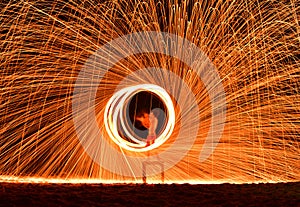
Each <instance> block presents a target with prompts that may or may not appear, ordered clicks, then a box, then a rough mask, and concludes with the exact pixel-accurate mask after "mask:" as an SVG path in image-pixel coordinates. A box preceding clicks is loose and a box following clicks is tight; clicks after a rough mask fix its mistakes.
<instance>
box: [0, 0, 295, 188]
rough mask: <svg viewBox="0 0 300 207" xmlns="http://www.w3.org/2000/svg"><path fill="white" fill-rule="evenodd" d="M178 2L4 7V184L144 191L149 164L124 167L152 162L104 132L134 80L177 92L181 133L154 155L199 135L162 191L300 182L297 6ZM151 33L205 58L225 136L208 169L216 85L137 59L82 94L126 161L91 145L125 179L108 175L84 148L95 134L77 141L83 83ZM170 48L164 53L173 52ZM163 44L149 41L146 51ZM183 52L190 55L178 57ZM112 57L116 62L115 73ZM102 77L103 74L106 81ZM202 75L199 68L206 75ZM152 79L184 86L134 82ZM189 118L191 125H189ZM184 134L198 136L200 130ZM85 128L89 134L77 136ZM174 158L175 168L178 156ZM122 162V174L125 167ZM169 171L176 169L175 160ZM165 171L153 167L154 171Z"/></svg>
mask: <svg viewBox="0 0 300 207" xmlns="http://www.w3.org/2000/svg"><path fill="white" fill-rule="evenodd" d="M76 2H77V3H76ZM179 2H181V1H168V0H162V1H161V3H157V1H155V0H141V1H126V0H120V1H114V0H111V1H106V2H105V3H101V1H100V0H99V1H97V0H96V1H84V2H83V3H81V1H75V2H73V1H72V2H65V1H64V0H55V1H52V0H45V1H39V0H38V1H31V0H29V1H20V2H15V1H10V3H8V4H4V3H0V7H1V8H3V9H2V10H1V11H0V12H1V13H0V28H1V31H0V66H1V70H0V86H1V87H0V103H1V104H0V126H1V127H0V182H42V183H44V182H45V183H142V177H141V176H137V175H136V174H135V173H134V172H135V170H136V171H142V166H141V165H140V164H141V163H140V162H137V163H133V164H132V163H131V162H129V160H128V159H127V157H128V156H132V157H134V158H137V157H139V158H141V159H142V158H143V159H147V157H149V153H148V152H145V151H147V150H140V151H141V152H135V151H130V150H127V149H126V148H122V146H120V145H118V144H116V142H117V141H116V142H114V141H115V140H112V137H110V136H109V135H111V134H110V133H109V132H108V131H105V123H104V120H106V118H107V117H104V114H105V107H106V106H107V103H108V101H109V100H110V98H111V97H112V96H113V95H114V94H115V90H116V89H118V87H120V84H125V83H123V82H122V81H124V79H125V78H126V77H129V78H128V82H130V81H131V83H138V84H145V83H148V82H149V83H150V84H154V83H156V84H158V82H159V83H161V82H162V83H164V84H165V85H166V86H170V88H172V90H173V95H170V99H172V100H171V101H172V102H173V105H174V110H175V112H174V114H172V117H173V116H175V121H173V122H175V123H172V124H174V126H173V125H172V127H174V129H173V128H172V134H171V136H170V137H169V138H168V139H167V140H163V144H161V145H159V146H155V147H157V148H155V147H153V149H152V147H149V149H150V148H151V150H149V151H150V153H151V155H153V156H158V155H160V154H161V153H164V152H166V151H167V150H168V149H169V148H170V147H171V146H173V145H174V143H176V140H177V139H178V137H180V136H182V135H184V136H186V137H187V138H190V137H189V133H190V132H191V131H195V133H196V135H195V136H196V139H195V142H194V143H193V144H192V146H191V148H188V149H186V150H187V153H186V155H185V156H183V158H182V159H181V160H180V161H179V162H178V163H176V164H174V166H172V167H170V168H168V169H165V170H164V180H165V183H190V184H206V183H258V182H259V183H260V182H292V181H300V162H299V160H300V145H299V143H300V133H299V132H300V59H299V58H300V56H299V48H300V41H299V33H300V26H299V13H300V6H299V4H298V3H296V1H293V0H291V1H285V2H282V1H275V0H274V1H273V0H270V1H256V0H249V1H243V0H237V1H223V0H218V1H211V2H208V1H200V0H199V1H198V0H195V1H183V3H179ZM143 31H157V32H166V33H171V34H176V35H178V36H179V37H181V38H185V39H186V40H188V41H189V42H191V43H193V44H194V45H195V46H197V48H199V49H200V50H201V51H203V53H204V55H205V56H207V58H208V59H209V60H210V61H211V62H212V64H213V65H214V67H215V68H216V70H217V73H218V75H219V78H220V83H219V84H220V85H222V86H223V88H224V92H225V95H226V98H225V99H226V121H225V126H224V130H223V133H222V136H221V138H220V140H219V142H218V145H217V147H216V148H215V150H214V152H213V154H212V155H210V156H209V157H208V158H207V159H205V160H204V161H199V156H200V154H201V151H202V150H203V145H204V143H205V141H206V137H207V136H208V134H209V132H210V129H211V127H212V125H213V123H212V120H213V116H214V115H215V114H214V111H213V110H215V109H216V108H218V106H221V104H222V103H218V102H217V101H216V105H215V106H212V104H211V103H212V100H211V99H210V98H211V96H210V95H209V92H214V83H211V86H210V87H211V88H210V89H208V88H207V87H206V85H207V84H205V83H204V81H203V80H202V79H201V77H199V75H198V74H197V71H194V70H193V68H192V67H191V66H190V65H188V64H186V63H184V62H183V61H181V60H179V59H178V58H174V57H171V56H170V55H167V54H161V53H159V54H155V53H151V52H149V53H142V54H134V55H130V56H128V57H126V58H124V59H122V60H120V61H118V62H117V63H116V64H114V65H113V66H112V67H111V68H110V70H108V71H106V72H105V74H103V79H102V80H101V82H97V81H95V83H94V82H92V81H93V80H94V79H93V80H91V82H92V84H90V85H81V86H80V87H81V88H82V90H83V91H84V92H85V90H86V91H88V90H89V88H96V89H95V90H96V91H97V94H96V100H95V106H94V108H92V109H95V110H94V111H95V114H96V118H95V119H96V121H97V125H98V127H99V131H101V133H103V137H104V138H103V140H104V141H106V142H107V143H108V144H109V146H111V147H112V149H114V150H116V151H117V153H119V154H120V155H121V156H120V157H119V158H118V159H116V157H113V156H112V155H111V153H110V151H109V150H108V149H107V148H103V147H102V146H103V145H93V142H91V143H92V144H90V145H89V149H91V150H93V151H97V150H98V151H101V152H103V153H104V155H105V156H104V159H105V161H107V163H109V164H108V165H109V166H111V167H114V169H115V171H116V172H111V171H110V170H109V169H108V168H107V167H103V162H104V161H103V159H102V157H101V159H102V160H101V159H99V160H100V161H99V162H95V161H94V160H93V157H91V156H90V154H88V153H87V150H86V148H85V147H83V145H82V142H81V140H80V139H79V136H83V137H85V136H87V137H88V135H89V134H88V133H86V134H84V133H85V131H84V130H82V131H81V134H80V135H78V132H77V131H76V127H75V124H74V117H73V114H72V112H73V109H72V101H73V100H74V99H75V98H76V95H78V94H75V93H74V91H75V83H76V80H77V78H78V76H79V74H80V71H81V70H82V68H83V67H84V66H85V65H88V64H89V62H88V60H89V57H91V56H92V55H95V54H96V51H98V50H99V48H101V47H102V46H103V45H105V44H107V43H108V42H110V41H112V40H115V39H117V38H118V37H121V36H124V35H127V34H132V33H137V32H143ZM167 43H168V44H170V45H171V44H172V42H167ZM167 43H166V45H162V48H163V49H165V50H167V49H168V45H167ZM154 44H155V43H154V42H151V41H150V40H148V39H145V45H146V46H147V47H149V48H151V47H152V46H153V45H154ZM146 46H145V47H146ZM125 49H126V48H123V47H122V45H120V47H115V48H113V49H112V50H115V51H117V52H116V53H120V54H122V53H124V51H126V50H125ZM171 52H173V51H171ZM176 52H177V53H183V52H187V53H188V50H186V51H181V49H180V47H179V48H178V50H176ZM174 53H175V52H174ZM177 53H176V54H177ZM105 55H107V56H108V57H111V56H109V54H108V53H107V54H105ZM108 57H107V59H106V60H107V62H109V61H113V60H111V59H109V58H108ZM95 59H96V58H95ZM95 61H96V60H95ZM198 61H200V60H198ZM107 62H105V63H101V64H103V65H105V64H108V63H107ZM200 62H201V61H200ZM204 62H205V61H204ZM101 64H100V63H99V65H100V66H101ZM203 64H204V63H203ZM99 65H98V66H99ZM93 66H94V65H93V64H91V67H93ZM100 66H99V67H97V68H96V69H97V70H98V69H99V71H101V67H100ZM193 66H194V67H196V68H200V67H201V64H200V65H197V64H196V66H195V65H193ZM150 67H153V68H162V69H164V70H166V71H168V72H172V74H174V76H178V77H179V79H180V80H182V82H179V81H174V80H167V78H169V76H167V75H166V74H167V73H163V72H161V71H160V70H156V71H155V76H153V74H154V73H153V74H151V73H150V72H149V73H148V71H147V73H144V74H143V76H140V75H137V74H138V72H137V71H139V70H142V69H144V68H150ZM199 70H200V69H199ZM207 71H208V70H203V71H202V72H203V73H204V74H205V73H206V72H207ZM96 80H97V79H96ZM126 80H127V79H126ZM126 84H127V82H126ZM183 84H186V86H187V88H188V89H189V91H190V93H189V94H192V95H193V97H194V98H195V100H196V102H195V103H196V107H190V105H189V103H190V102H189V101H188V100H186V97H187V94H183V93H182V91H183V89H182V88H183V86H182V85H183ZM171 86H172V87H171ZM176 98H178V100H177V99H176ZM181 103H186V105H184V104H182V105H180V104H181ZM170 105H171V104H170ZM83 110H86V111H88V110H89V108H87V109H83ZM193 110H196V111H198V112H199V114H197V113H193V112H194V111H193ZM216 111H217V110H216ZM186 112H190V113H191V114H192V115H189V116H186V119H182V117H184V114H185V113H186ZM172 120H173V119H172ZM188 121H190V122H188ZM187 122H188V123H195V125H196V124H199V128H197V127H196V126H194V125H191V124H190V125H188V124H186V123H187ZM79 123H80V122H79ZM88 124H89V123H84V122H82V123H80V126H79V128H80V127H88ZM113 130H114V132H116V133H118V131H117V129H115V128H114V129H113ZM213 130H214V129H212V131H213ZM181 132H182V133H181ZM88 138H89V137H88ZM97 138H98V137H95V140H96V139H97ZM181 138H182V137H181ZM83 142H84V141H83ZM213 144H214V143H212V145H213ZM184 147H185V146H184V145H180V146H179V147H178V148H180V149H183V148H184ZM147 153H148V154H147ZM168 156H169V157H170V160H171V159H173V158H174V159H175V158H177V156H178V153H176V152H174V153H170V154H168ZM158 159H159V158H158ZM116 160H118V161H120V160H121V161H120V162H121V164H118V165H117V166H116V164H115V162H116ZM102 161H103V162H102ZM163 162H164V164H165V166H166V165H167V164H169V160H164V161H163ZM170 166H171V164H170ZM156 168H158V166H150V167H149V168H148V170H149V172H152V171H155V169H156ZM125 171H126V172H129V173H131V172H132V175H128V173H127V174H125V173H124V172H125ZM160 176H161V175H160V174H155V175H151V176H149V177H148V178H147V182H148V183H160V182H161V179H160Z"/></svg>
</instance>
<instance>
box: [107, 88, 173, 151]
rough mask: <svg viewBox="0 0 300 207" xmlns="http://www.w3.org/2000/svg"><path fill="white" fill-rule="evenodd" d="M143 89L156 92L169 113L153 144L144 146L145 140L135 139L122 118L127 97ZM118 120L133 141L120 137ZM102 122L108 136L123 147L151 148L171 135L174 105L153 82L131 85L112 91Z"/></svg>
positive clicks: (133, 148) (129, 148) (164, 92)
mask: <svg viewBox="0 0 300 207" xmlns="http://www.w3.org/2000/svg"><path fill="white" fill-rule="evenodd" d="M143 90H145V91H150V92H153V93H154V94H157V95H158V96H159V97H160V98H161V99H162V101H163V102H164V104H165V105H166V106H168V107H167V110H168V115H169V116H168V119H167V124H166V126H165V128H164V130H163V131H162V133H161V134H160V135H159V136H158V137H157V138H156V141H155V143H154V144H152V145H149V146H147V147H145V144H146V142H145V141H141V140H139V139H137V138H136V135H134V133H132V130H130V128H129V127H128V124H126V122H127V121H128V119H127V120H126V119H125V118H124V114H126V112H124V110H125V109H127V104H128V102H129V100H128V99H130V98H131V97H132V96H134V95H135V94H136V93H138V92H139V91H143ZM119 120H120V123H121V125H122V128H123V130H125V133H126V135H127V136H128V137H129V138H130V139H131V140H132V141H133V142H135V143H133V142H130V141H126V140H124V139H123V138H122V137H120V134H119V131H118V124H117V123H118V121H119ZM104 124H105V129H106V131H107V132H108V134H109V136H110V138H111V139H112V140H113V141H114V142H115V143H116V144H118V145H120V146H121V147H123V148H124V149H127V150H132V151H137V152H142V151H146V150H151V149H154V148H156V147H158V146H159V145H161V144H163V143H164V142H165V141H166V140H167V139H168V138H169V137H170V136H171V134H172V132H173V129H174V124H175V111H174V106H173V103H172V100H171V98H170V96H169V94H168V93H167V92H166V91H165V90H164V89H163V88H162V87H160V86H157V85H153V84H143V85H136V86H131V87H128V88H124V89H122V90H119V91H118V92H116V93H114V95H113V96H112V97H111V98H110V100H109V101H108V103H107V105H106V108H105V112H104Z"/></svg>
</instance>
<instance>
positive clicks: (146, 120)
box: [135, 110, 158, 147]
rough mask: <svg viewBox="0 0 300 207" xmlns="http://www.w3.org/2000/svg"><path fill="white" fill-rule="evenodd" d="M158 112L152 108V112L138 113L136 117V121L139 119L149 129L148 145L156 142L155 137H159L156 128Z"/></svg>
mask: <svg viewBox="0 0 300 207" xmlns="http://www.w3.org/2000/svg"><path fill="white" fill-rule="evenodd" d="M157 117H158V114H157V113H155V111H154V110H152V111H151V112H150V113H147V112H145V111H143V112H141V113H139V114H137V116H136V117H135V120H136V121H139V122H140V123H141V125H142V126H143V127H145V128H147V129H148V135H147V139H146V146H145V147H147V146H150V145H151V144H153V143H154V142H155V139H156V138H157V135H156V128H157V125H158V119H157Z"/></svg>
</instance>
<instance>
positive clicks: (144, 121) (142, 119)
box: [135, 111, 150, 129]
mask: <svg viewBox="0 0 300 207" xmlns="http://www.w3.org/2000/svg"><path fill="white" fill-rule="evenodd" d="M135 121H137V122H138V123H139V124H140V125H141V126H143V127H145V128H147V129H149V128H150V120H149V113H147V112H146V111H141V112H139V113H137V114H136V116H135Z"/></svg>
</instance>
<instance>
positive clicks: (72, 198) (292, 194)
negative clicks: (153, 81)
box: [0, 182, 300, 207]
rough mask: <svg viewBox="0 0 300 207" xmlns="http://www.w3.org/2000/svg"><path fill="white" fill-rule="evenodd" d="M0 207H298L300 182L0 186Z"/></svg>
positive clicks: (15, 184) (7, 184)
mask: <svg viewBox="0 0 300 207" xmlns="http://www.w3.org/2000/svg"><path fill="white" fill-rule="evenodd" d="M0 206H271V207H275V206H291V207H297V206H300V182H298V183H278V184H244V185H233V184H219V185H189V184H183V185H175V184H172V185H158V184H156V185H144V184H137V185H133V184H131V185H125V184H120V185H103V184H28V183H0Z"/></svg>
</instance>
